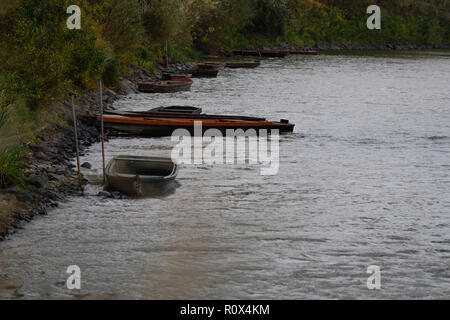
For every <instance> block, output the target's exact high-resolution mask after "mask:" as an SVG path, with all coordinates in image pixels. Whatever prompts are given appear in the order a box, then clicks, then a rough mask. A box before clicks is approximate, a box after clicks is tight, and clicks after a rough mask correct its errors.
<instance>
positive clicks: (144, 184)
mask: <svg viewBox="0 0 450 320" xmlns="http://www.w3.org/2000/svg"><path fill="white" fill-rule="evenodd" d="M177 174H178V166H177V165H176V164H175V163H174V162H173V161H172V159H170V158H162V157H140V156H116V157H114V158H113V159H112V160H111V161H110V162H109V163H108V165H107V167H106V172H105V175H106V190H110V191H120V192H121V193H123V194H125V195H128V196H132V197H135V196H137V197H141V196H150V195H162V194H165V193H167V192H168V191H169V190H170V189H172V186H171V185H170V184H171V182H174V180H175V178H176V176H177Z"/></svg>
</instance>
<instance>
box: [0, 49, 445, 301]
mask: <svg viewBox="0 0 450 320" xmlns="http://www.w3.org/2000/svg"><path fill="white" fill-rule="evenodd" d="M449 84H450V52H448V51H428V52H398V53H392V52H389V53H386V52H381V53H356V52H353V53H347V54H342V53H341V54H335V53H329V54H321V55H318V56H289V57H287V58H285V59H264V60H262V65H261V67H259V68H256V69H251V70H246V69H236V70H232V69H225V70H222V71H221V72H220V75H219V77H218V78H217V79H196V80H195V81H194V85H193V88H192V91H191V92H185V93H174V94H140V95H130V96H127V97H125V98H123V99H122V100H120V101H117V102H116V103H115V106H116V107H117V108H120V109H124V110H125V109H126V110H129V109H132V110H147V109H149V108H151V107H157V106H164V105H174V104H181V105H195V106H200V107H202V108H203V109H204V111H205V112H207V113H217V114H221V113H225V114H243V115H250V116H251V115H255V116H266V117H267V118H269V119H274V120H278V119H280V118H286V119H290V120H291V121H292V122H294V123H295V124H296V128H295V133H294V134H292V135H289V136H282V137H281V141H280V153H281V154H280V161H281V163H280V170H279V173H278V174H277V175H275V176H261V175H260V174H259V172H260V171H259V170H260V168H259V166H256V165H235V166H230V165H183V166H182V167H181V168H180V172H179V175H178V179H177V180H178V183H179V186H178V188H176V190H174V192H172V193H170V194H167V195H166V196H161V197H157V198H148V199H139V200H129V199H118V200H114V199H104V198H101V197H98V196H96V194H97V193H98V191H99V190H100V187H99V186H98V185H95V184H92V185H90V186H89V187H88V188H87V190H86V193H87V195H86V196H85V197H71V198H69V199H67V200H66V201H64V202H62V203H60V206H59V208H56V209H53V210H51V211H49V214H48V216H45V217H38V218H36V219H34V220H33V221H32V222H31V223H28V224H26V225H25V226H24V228H23V229H21V230H19V231H18V232H17V233H15V234H13V235H12V236H10V237H9V239H8V240H6V241H4V242H1V243H0V298H5V299H19V298H25V299H30V298H50V299H52V298H73V299H81V298H87V299H90V298H92V299H94V298H132V299H134V298H137V299H144V298H145V299H147V298H148V299H164V298H177V299H178V298H181V299H211V298H223V299H234V298H246V299H254V298H268V299H271V298H275V299H284V298H289V299H303V298H352V299H353V298H354V299H358V298H369V299H372V298H373V299H376V298H394V299H398V298H418V299H422V298H447V299H448V298H450V271H449V265H450V232H449V231H450V228H449V224H450V90H449V88H450V87H449ZM172 146H173V142H171V141H170V139H169V138H161V139H142V138H137V139H131V138H120V139H114V140H110V141H109V142H108V143H107V144H106V155H107V157H108V159H109V158H110V157H112V156H113V155H117V154H133V155H149V156H150V155H167V154H169V153H170V150H171V148H172ZM99 151H100V146H99V145H94V146H92V147H91V148H90V149H89V152H88V153H87V154H86V155H85V156H84V157H83V159H82V161H83V162H84V161H88V162H90V163H92V164H93V169H92V170H88V171H85V174H86V175H88V176H89V178H90V179H91V181H92V182H95V181H96V180H98V178H99V175H100V172H101V170H100V168H101V162H100V152H99ZM69 265H78V266H79V267H80V268H81V286H82V288H81V290H73V291H71V290H68V289H67V287H66V279H67V277H68V276H69V275H68V274H66V269H67V267H68V266H69ZM370 265H377V266H379V267H380V268H381V289H380V290H368V289H367V286H366V281H367V277H368V276H369V275H368V274H367V273H366V271H367V267H368V266H370Z"/></svg>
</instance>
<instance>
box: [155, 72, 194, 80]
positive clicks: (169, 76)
mask: <svg viewBox="0 0 450 320" xmlns="http://www.w3.org/2000/svg"><path fill="white" fill-rule="evenodd" d="M162 76H163V80H171V81H188V80H190V79H191V78H192V74H185V73H163V75H162Z"/></svg>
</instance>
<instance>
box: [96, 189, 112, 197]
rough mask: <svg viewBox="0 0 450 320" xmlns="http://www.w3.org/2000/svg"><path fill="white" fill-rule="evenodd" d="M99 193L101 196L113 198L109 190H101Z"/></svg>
mask: <svg viewBox="0 0 450 320" xmlns="http://www.w3.org/2000/svg"><path fill="white" fill-rule="evenodd" d="M97 195H98V196H100V197H105V198H111V193H109V192H108V191H100V192H99V193H98V194H97Z"/></svg>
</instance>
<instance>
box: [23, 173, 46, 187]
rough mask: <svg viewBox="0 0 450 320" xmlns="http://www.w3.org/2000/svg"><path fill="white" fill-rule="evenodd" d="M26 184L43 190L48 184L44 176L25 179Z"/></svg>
mask: <svg viewBox="0 0 450 320" xmlns="http://www.w3.org/2000/svg"><path fill="white" fill-rule="evenodd" d="M27 182H28V183H29V184H31V185H33V186H35V187H38V188H44V187H45V186H46V185H47V184H48V177H47V176H45V175H33V176H31V177H29V178H28V179H27Z"/></svg>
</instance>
